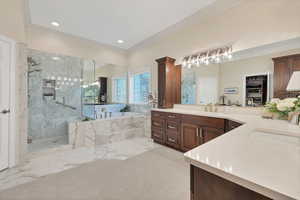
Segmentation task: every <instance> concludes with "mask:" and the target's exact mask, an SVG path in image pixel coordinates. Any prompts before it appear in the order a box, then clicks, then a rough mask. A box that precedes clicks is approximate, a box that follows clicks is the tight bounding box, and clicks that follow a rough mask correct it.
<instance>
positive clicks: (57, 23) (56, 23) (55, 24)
mask: <svg viewBox="0 0 300 200" xmlns="http://www.w3.org/2000/svg"><path fill="white" fill-rule="evenodd" d="M51 25H52V26H55V27H59V26H60V23H59V22H57V21H53V22H51Z"/></svg>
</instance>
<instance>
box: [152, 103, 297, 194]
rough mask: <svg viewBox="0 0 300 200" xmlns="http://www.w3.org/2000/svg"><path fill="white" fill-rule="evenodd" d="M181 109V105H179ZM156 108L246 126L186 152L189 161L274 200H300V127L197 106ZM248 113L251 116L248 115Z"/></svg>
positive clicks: (285, 122)
mask: <svg viewBox="0 0 300 200" xmlns="http://www.w3.org/2000/svg"><path fill="white" fill-rule="evenodd" d="M179 107H180V106H179ZM179 107H175V109H165V110H161V109H156V110H157V111H165V112H175V113H181V114H191V115H199V116H208V117H216V118H224V119H229V120H233V121H237V122H240V123H244V125H242V126H240V127H239V128H237V129H234V130H232V131H230V132H228V133H226V134H224V135H222V136H220V137H218V138H216V139H214V140H212V141H210V142H208V143H206V144H203V145H201V146H199V147H197V148H195V149H193V150H191V151H189V152H187V153H185V158H186V160H187V161H188V162H189V163H190V164H192V165H194V166H196V167H199V168H201V169H204V170H206V171H208V172H211V173H213V174H216V175H218V176H220V177H223V178H225V179H227V180H229V181H232V182H234V183H237V184H239V185H242V186H244V187H246V188H249V189H251V190H253V191H256V192H258V193H261V194H263V195H265V196H268V197H270V198H271V199H275V200H279V199H280V200H292V199H300V128H299V127H298V126H297V125H292V124H289V123H288V122H287V121H282V120H267V119H262V118H261V116H259V115H253V114H250V115H249V113H250V112H249V111H247V109H245V111H247V112H245V113H244V114H240V112H241V110H243V109H244V108H241V109H240V111H239V112H238V113H239V114H234V113H233V112H228V110H227V111H226V110H225V112H224V111H223V113H220V112H219V113H213V112H203V111H201V109H199V108H198V107H197V106H189V108H188V107H185V108H184V109H183V108H182V107H180V109H178V108H179ZM247 113H248V114H247Z"/></svg>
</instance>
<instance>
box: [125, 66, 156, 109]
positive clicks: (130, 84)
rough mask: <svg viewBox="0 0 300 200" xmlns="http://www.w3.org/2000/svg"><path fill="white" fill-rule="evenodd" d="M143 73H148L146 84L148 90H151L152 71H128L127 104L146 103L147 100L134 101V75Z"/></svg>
mask: <svg viewBox="0 0 300 200" xmlns="http://www.w3.org/2000/svg"><path fill="white" fill-rule="evenodd" d="M145 73H149V84H148V90H149V92H151V89H152V73H151V72H150V71H149V70H146V71H140V72H134V73H130V74H129V77H128V82H129V84H128V85H129V87H128V90H129V92H128V94H129V96H128V97H129V99H128V102H129V104H134V105H147V102H135V101H134V99H133V98H134V94H133V92H134V89H133V86H134V83H133V81H134V77H135V76H137V75H141V74H145Z"/></svg>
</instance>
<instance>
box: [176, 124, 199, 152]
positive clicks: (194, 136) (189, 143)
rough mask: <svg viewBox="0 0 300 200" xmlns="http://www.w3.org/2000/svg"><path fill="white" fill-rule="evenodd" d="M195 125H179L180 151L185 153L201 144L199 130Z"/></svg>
mask: <svg viewBox="0 0 300 200" xmlns="http://www.w3.org/2000/svg"><path fill="white" fill-rule="evenodd" d="M199 129H200V128H199V126H198V125H197V124H193V123H182V124H181V130H182V131H181V150H182V151H184V152H186V151H189V150H191V149H193V148H195V147H197V146H199V145H200V144H201V140H200V130H199Z"/></svg>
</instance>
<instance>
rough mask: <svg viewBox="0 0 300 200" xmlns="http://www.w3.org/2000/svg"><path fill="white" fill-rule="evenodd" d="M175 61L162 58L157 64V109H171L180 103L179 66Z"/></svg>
mask: <svg viewBox="0 0 300 200" xmlns="http://www.w3.org/2000/svg"><path fill="white" fill-rule="evenodd" d="M175 61H176V60H175V59H173V58H170V57H163V58H160V59H157V60H156V62H157V63H158V107H159V108H173V105H174V104H180V103H181V66H180V65H175Z"/></svg>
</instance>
